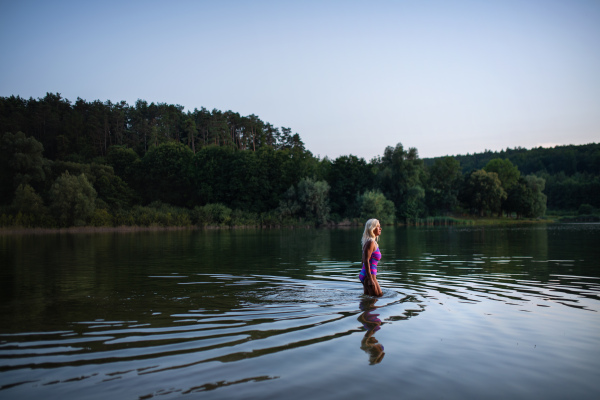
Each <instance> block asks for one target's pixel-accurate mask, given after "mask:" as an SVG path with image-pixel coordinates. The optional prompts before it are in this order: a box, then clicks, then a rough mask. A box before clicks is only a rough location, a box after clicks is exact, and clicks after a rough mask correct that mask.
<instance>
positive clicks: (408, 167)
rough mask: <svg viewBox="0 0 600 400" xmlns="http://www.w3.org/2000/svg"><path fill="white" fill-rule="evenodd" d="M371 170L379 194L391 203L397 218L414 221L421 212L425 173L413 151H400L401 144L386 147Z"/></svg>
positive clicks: (415, 151)
mask: <svg viewBox="0 0 600 400" xmlns="http://www.w3.org/2000/svg"><path fill="white" fill-rule="evenodd" d="M377 164H378V165H376V166H375V167H376V168H377V169H378V174H377V176H378V180H379V184H380V187H381V189H382V192H383V193H384V194H385V196H386V197H387V198H388V199H390V200H392V201H393V202H394V205H395V206H396V209H397V211H398V216H399V217H400V218H402V219H405V220H414V219H416V218H417V217H418V216H419V215H420V214H422V213H423V212H424V208H425V206H424V198H425V192H424V189H423V183H422V182H423V180H424V174H425V170H424V167H423V161H422V160H420V159H419V154H418V152H417V149H415V148H410V149H409V150H408V151H406V150H404V147H403V146H402V144H401V143H398V144H397V145H396V147H395V148H394V147H391V146H388V147H386V149H385V151H384V154H383V157H382V158H381V160H380V161H379V163H377Z"/></svg>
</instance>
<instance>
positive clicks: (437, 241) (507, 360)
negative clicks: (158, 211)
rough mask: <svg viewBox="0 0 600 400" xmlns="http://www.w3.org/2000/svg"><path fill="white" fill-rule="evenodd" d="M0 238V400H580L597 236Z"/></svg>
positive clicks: (589, 387)
mask: <svg viewBox="0 0 600 400" xmlns="http://www.w3.org/2000/svg"><path fill="white" fill-rule="evenodd" d="M361 234H362V228H348V229H281V230H279V229H268V230H259V229H256V230H254V229H238V230H190V231H151V232H129V233H93V234H91V233H90V234H66V233H62V234H47V235H0V299H1V302H0V321H1V322H0V324H1V325H0V399H36V400H37V399H45V400H47V399H103V400H105V399H107V398H108V399H110V398H114V399H151V398H157V399H174V398H182V397H183V398H202V399H229V398H240V399H264V398H267V399H271V398H274V399H277V398H285V399H287V400H292V399H303V400H305V399H307V398H316V399H349V398H352V399H354V398H365V397H367V396H377V397H379V398H384V399H387V398H403V399H482V398H485V399H507V398H510V399H533V398H543V399H567V398H568V399H597V398H600V313H599V311H600V266H599V265H600V263H599V262H598V260H599V259H600V225H599V224H549V225H544V224H536V225H528V226H511V227H494V226H486V227H440V228H437V227H432V228H406V227H398V228H393V227H385V226H384V227H383V232H382V235H381V241H380V248H381V252H382V255H383V258H382V261H381V262H380V268H379V274H378V278H379V281H380V283H381V286H382V288H383V291H384V295H383V297H381V298H378V299H375V298H369V297H365V296H363V295H362V286H361V284H360V282H359V281H358V278H357V276H358V272H359V270H360V250H361V248H360V237H361Z"/></svg>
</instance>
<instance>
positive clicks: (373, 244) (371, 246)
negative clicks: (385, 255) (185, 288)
mask: <svg viewBox="0 0 600 400" xmlns="http://www.w3.org/2000/svg"><path fill="white" fill-rule="evenodd" d="M368 246H369V251H371V252H374V251H375V250H377V242H376V241H374V240H370V241H369V244H368Z"/></svg>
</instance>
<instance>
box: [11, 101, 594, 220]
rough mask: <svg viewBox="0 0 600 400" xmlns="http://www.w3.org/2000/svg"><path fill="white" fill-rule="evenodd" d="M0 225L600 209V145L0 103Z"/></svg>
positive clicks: (154, 107) (165, 107) (163, 109)
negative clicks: (320, 129)
mask: <svg viewBox="0 0 600 400" xmlns="http://www.w3.org/2000/svg"><path fill="white" fill-rule="evenodd" d="M0 134H1V137H0V227H41V228H64V227H72V226H95V227H120V226H131V227H193V226H307V225H309V226H312V225H320V226H323V225H351V224H362V223H363V222H364V220H365V219H367V218H370V217H373V216H376V217H378V218H379V219H380V220H381V222H382V223H383V224H395V223H402V224H425V225H447V224H471V223H474V221H482V220H489V219H490V218H492V219H494V220H498V221H513V220H518V221H522V220H524V219H540V218H544V217H545V214H546V208H547V207H550V208H551V209H552V210H553V212H563V213H564V212H569V210H570V211H576V210H580V207H583V208H584V211H585V215H595V214H597V213H598V208H599V207H600V203H599V202H600V145H598V144H589V145H585V146H560V147H555V148H553V149H542V148H539V149H533V150H525V149H520V148H517V149H514V150H510V149H507V150H506V151H502V152H485V153H482V154H473V155H466V156H455V157H439V158H435V159H426V160H423V159H421V158H419V156H418V151H417V149H414V148H410V149H405V148H404V147H403V146H402V144H400V143H398V144H396V145H395V146H388V147H386V148H385V149H384V150H383V155H382V156H379V157H376V158H374V159H372V160H370V161H366V160H364V159H363V158H359V157H356V156H353V155H344V156H340V157H338V158H336V159H335V160H330V159H328V158H327V157H325V158H323V159H321V158H318V157H315V156H314V155H313V154H312V153H311V152H310V151H309V150H307V149H306V148H305V145H304V143H303V141H302V140H301V138H300V135H299V134H297V133H292V130H291V129H290V128H286V127H274V126H273V125H271V124H269V123H268V122H264V121H262V120H260V119H259V118H258V117H257V116H255V115H250V116H241V115H239V114H238V113H235V112H232V111H226V112H221V111H219V110H212V111H208V110H206V109H205V108H202V109H200V110H198V109H195V110H193V111H187V112H184V110H183V107H182V106H179V105H169V104H163V103H159V104H155V103H151V104H148V103H147V102H145V101H143V100H138V101H137V102H136V104H135V105H133V106H130V105H128V104H126V103H125V102H120V103H112V102H110V101H106V102H104V103H102V102H100V101H94V102H87V101H85V100H82V99H77V101H75V103H71V102H70V101H69V100H66V99H64V98H62V97H61V96H60V94H50V93H49V94H47V95H46V97H44V98H40V99H29V100H26V99H23V98H20V97H15V96H11V97H2V98H0Z"/></svg>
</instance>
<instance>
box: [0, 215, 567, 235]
mask: <svg viewBox="0 0 600 400" xmlns="http://www.w3.org/2000/svg"><path fill="white" fill-rule="evenodd" d="M463 221H468V222H469V223H468V224H454V225H456V226H464V225H466V226H491V225H518V224H531V223H554V222H556V221H555V220H554V219H536V220H531V219H508V218H502V219H500V218H473V219H468V220H463ZM357 226H360V224H349V223H347V222H346V223H340V224H335V223H330V224H327V225H324V226H322V228H352V227H357ZM396 226H407V225H405V224H397V225H396ZM411 226H413V225H411ZM426 226H452V224H446V225H444V224H440V225H437V224H436V225H433V224H418V225H417V227H426ZM281 228H288V229H289V228H295V229H310V228H315V227H314V226H313V225H310V224H299V225H267V226H259V225H235V226H229V225H202V226H198V225H193V226H129V225H124V226H72V227H68V228H25V227H3V228H0V236H2V235H48V234H64V233H66V234H86V233H87V234H89V233H129V232H161V231H186V230H190V231H194V230H220V229H281Z"/></svg>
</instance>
